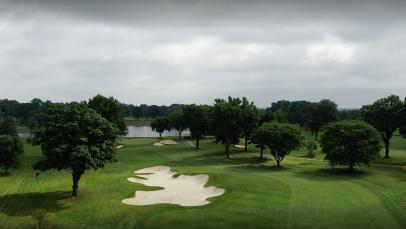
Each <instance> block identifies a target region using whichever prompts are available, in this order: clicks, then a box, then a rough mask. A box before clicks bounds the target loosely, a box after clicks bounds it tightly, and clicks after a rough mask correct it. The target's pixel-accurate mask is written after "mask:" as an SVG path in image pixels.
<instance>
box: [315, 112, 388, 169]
mask: <svg viewBox="0 0 406 229" xmlns="http://www.w3.org/2000/svg"><path fill="white" fill-rule="evenodd" d="M320 144H321V148H322V152H323V153H324V154H326V156H325V157H324V160H327V161H329V163H330V165H331V166H332V167H334V166H336V165H348V166H349V168H350V170H351V171H352V170H353V169H354V166H361V164H366V165H369V162H370V161H371V160H372V159H374V158H376V157H377V156H378V155H379V151H380V150H381V146H380V137H379V133H378V132H377V130H376V129H375V128H374V127H373V126H371V125H369V124H368V123H366V122H363V121H360V120H345V121H339V122H335V123H331V124H329V125H327V126H325V127H324V129H323V135H322V136H321V141H320Z"/></svg>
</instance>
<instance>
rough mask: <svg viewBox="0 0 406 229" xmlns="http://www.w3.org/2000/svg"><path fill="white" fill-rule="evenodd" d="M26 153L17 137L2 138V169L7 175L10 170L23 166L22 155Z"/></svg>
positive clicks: (0, 155) (0, 163)
mask: <svg viewBox="0 0 406 229" xmlns="http://www.w3.org/2000/svg"><path fill="white" fill-rule="evenodd" d="M23 153H24V149H23V144H22V143H21V140H20V138H19V137H17V136H10V135H1V136H0V167H2V168H3V169H4V173H5V174H6V175H7V174H8V171H9V169H10V168H17V167H18V166H20V164H21V155H22V154H23Z"/></svg>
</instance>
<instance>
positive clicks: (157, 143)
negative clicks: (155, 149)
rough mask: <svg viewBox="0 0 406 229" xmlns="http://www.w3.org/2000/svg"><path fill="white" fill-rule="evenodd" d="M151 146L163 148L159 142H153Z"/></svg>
mask: <svg viewBox="0 0 406 229" xmlns="http://www.w3.org/2000/svg"><path fill="white" fill-rule="evenodd" d="M152 145H153V146H163V145H164V144H162V143H160V142H155V143H154V144H152Z"/></svg>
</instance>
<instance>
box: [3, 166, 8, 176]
mask: <svg viewBox="0 0 406 229" xmlns="http://www.w3.org/2000/svg"><path fill="white" fill-rule="evenodd" d="M4 173H5V174H6V175H7V174H8V167H5V168H4Z"/></svg>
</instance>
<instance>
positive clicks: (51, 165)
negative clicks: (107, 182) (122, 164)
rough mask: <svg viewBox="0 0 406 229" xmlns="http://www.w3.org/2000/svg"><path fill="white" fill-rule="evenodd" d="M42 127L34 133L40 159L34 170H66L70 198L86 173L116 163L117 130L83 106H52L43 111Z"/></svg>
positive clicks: (93, 111) (75, 194)
mask: <svg viewBox="0 0 406 229" xmlns="http://www.w3.org/2000/svg"><path fill="white" fill-rule="evenodd" d="M45 116H46V119H45V123H44V125H43V127H41V129H40V130H38V131H37V132H36V133H35V142H38V143H39V144H40V145H41V149H42V153H43V155H44V158H43V159H42V160H40V161H38V162H37V163H36V164H35V165H34V169H36V170H39V171H46V170H50V169H57V170H67V171H69V172H70V173H71V175H72V180H73V186H72V196H77V190H78V185H79V180H80V178H81V176H82V175H83V174H84V173H85V171H86V170H89V169H94V170H97V169H99V168H103V167H104V165H105V163H106V162H113V161H116V158H115V146H116V144H117V139H118V133H119V130H117V129H116V126H115V125H113V124H112V123H110V122H109V121H107V120H106V119H105V118H103V117H102V116H101V115H100V114H99V113H97V112H96V111H95V110H93V109H91V108H89V107H88V106H87V104H85V103H80V104H73V105H58V104H56V105H52V106H50V107H48V108H47V109H46V111H45Z"/></svg>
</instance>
